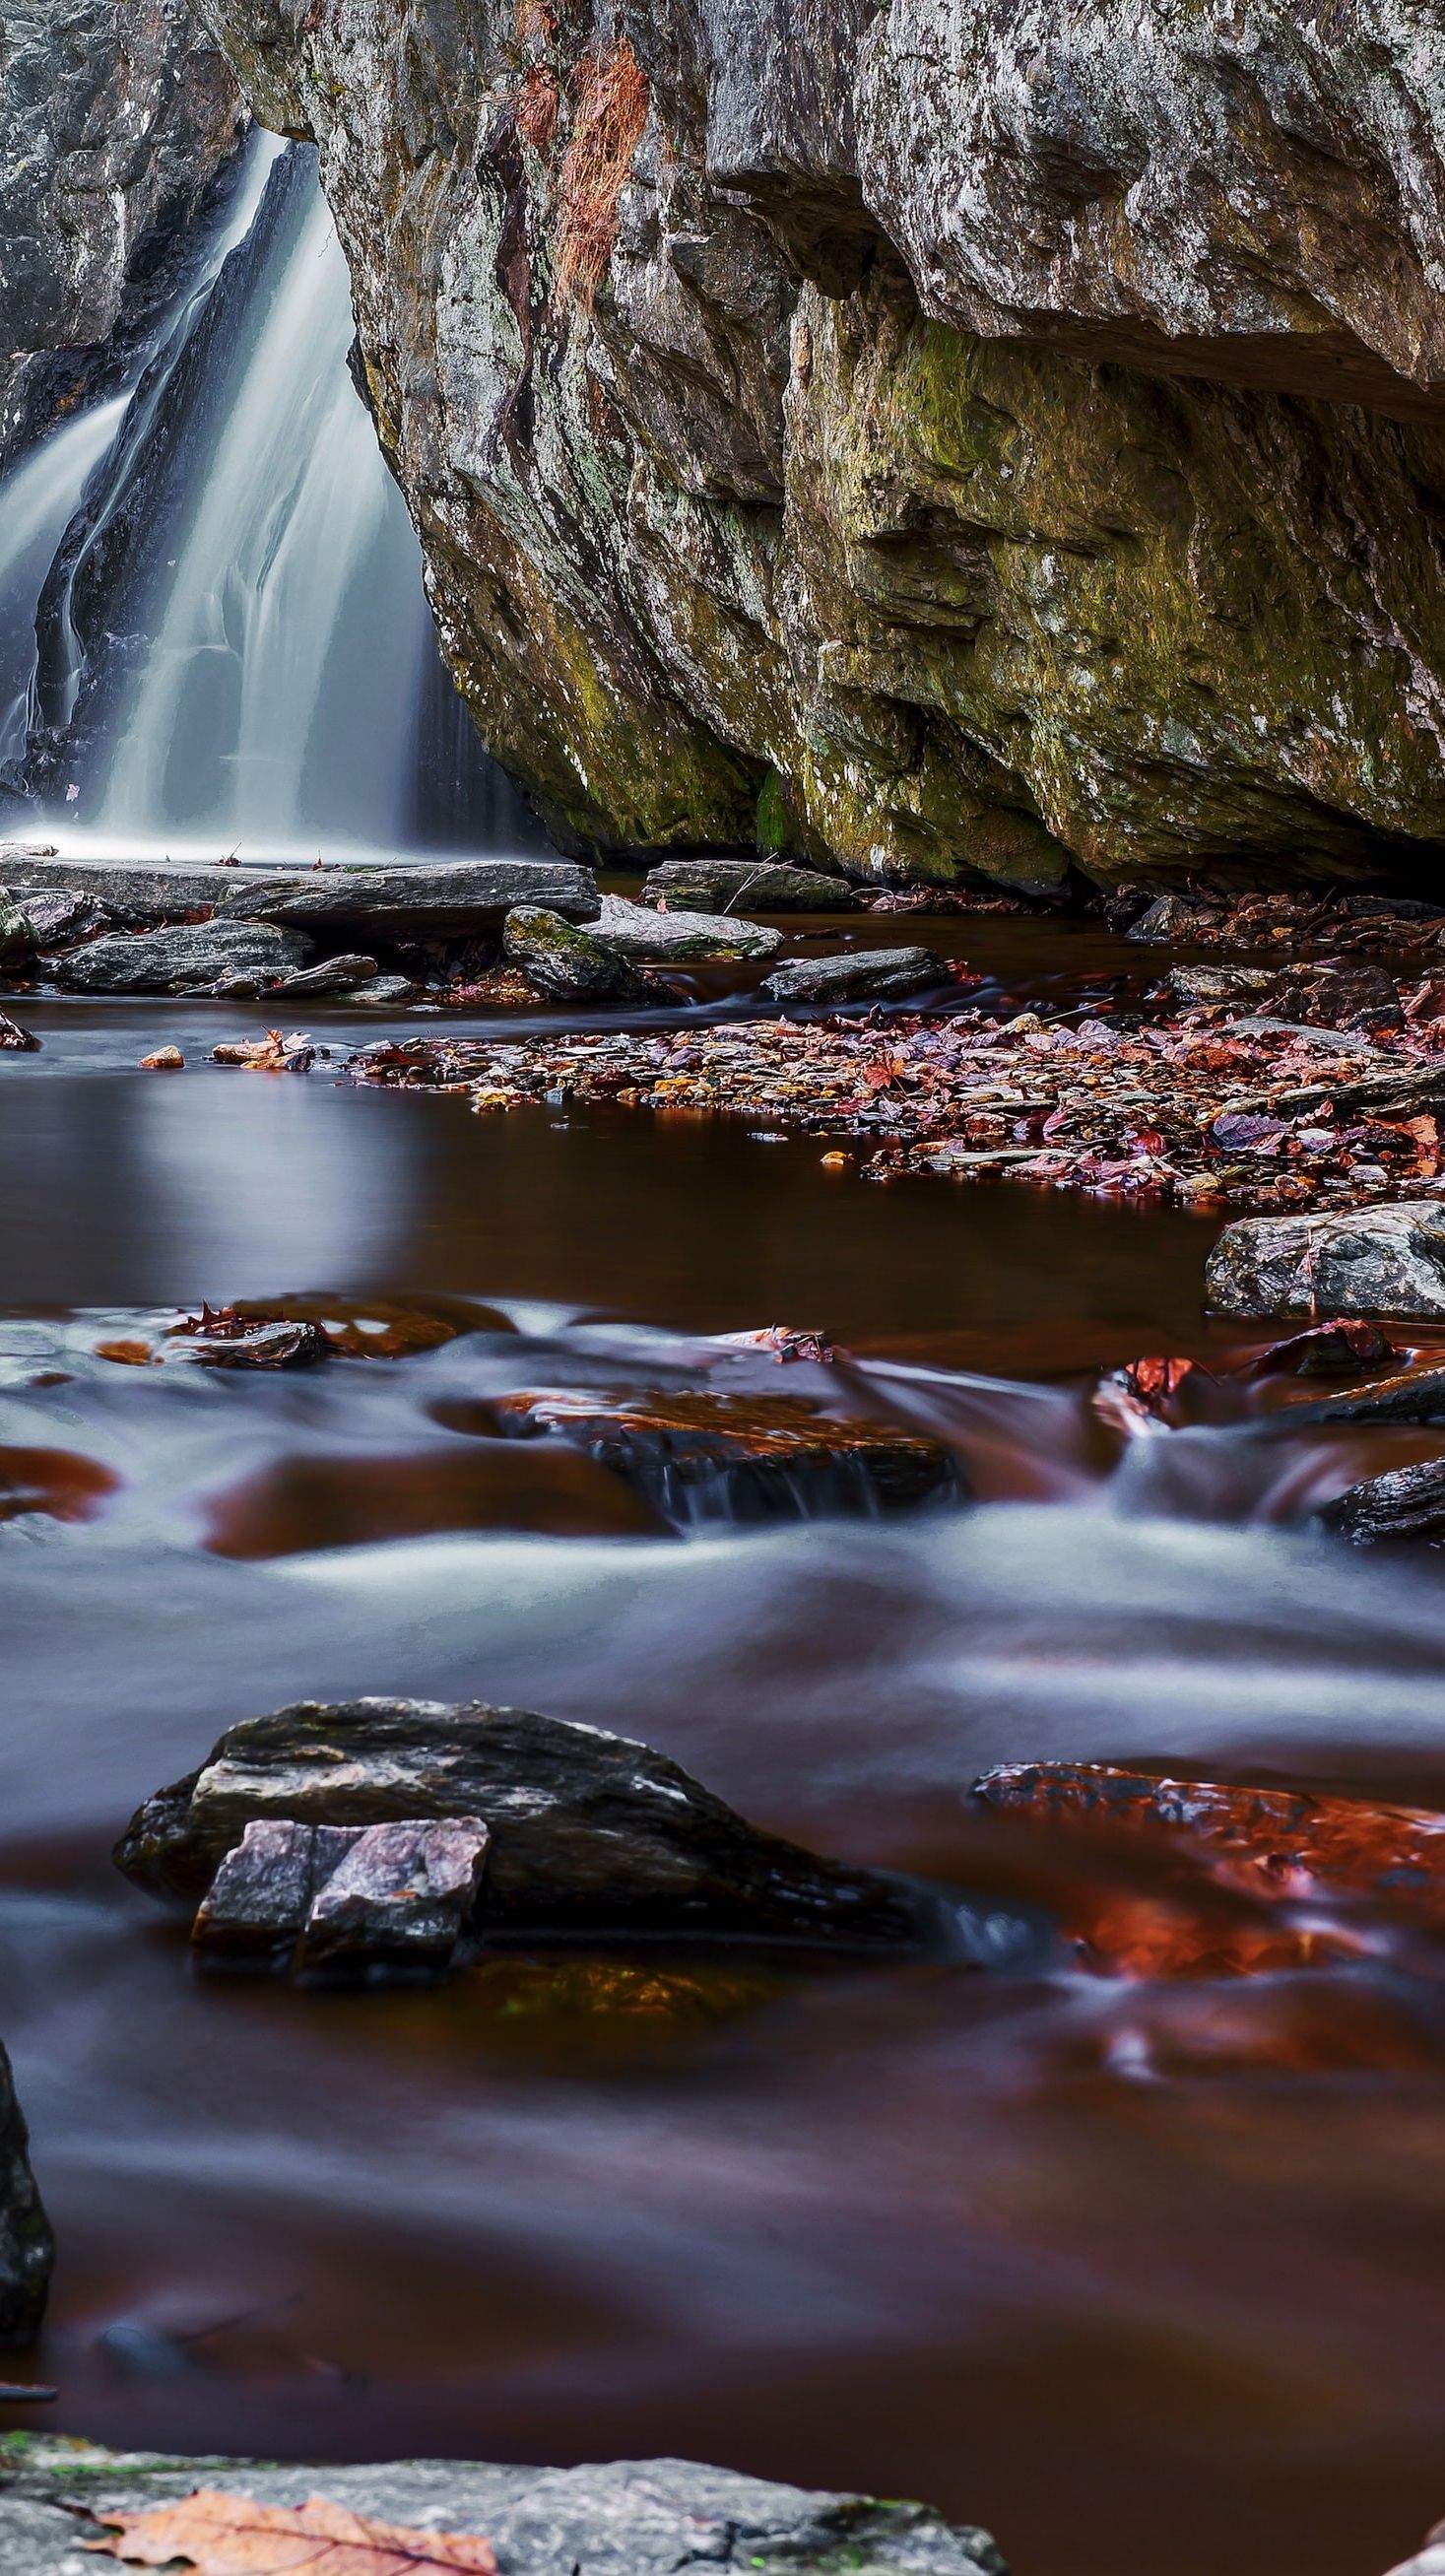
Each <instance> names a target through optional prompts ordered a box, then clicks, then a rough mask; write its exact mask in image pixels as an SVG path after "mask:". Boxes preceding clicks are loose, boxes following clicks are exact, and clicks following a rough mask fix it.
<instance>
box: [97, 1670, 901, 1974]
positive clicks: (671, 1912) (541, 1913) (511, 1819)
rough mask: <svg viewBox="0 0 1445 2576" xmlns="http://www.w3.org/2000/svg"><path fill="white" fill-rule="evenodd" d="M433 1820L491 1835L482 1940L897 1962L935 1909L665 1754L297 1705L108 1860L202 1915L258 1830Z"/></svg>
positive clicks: (137, 1824)
mask: <svg viewBox="0 0 1445 2576" xmlns="http://www.w3.org/2000/svg"><path fill="white" fill-rule="evenodd" d="M438 1816H447V1817H455V1818H462V1819H466V1818H475V1817H481V1818H483V1819H484V1820H485V1822H486V1823H487V1825H488V1826H489V1827H490V1829H491V1835H492V1844H491V1853H490V1858H489V1861H488V1867H487V1878H486V1892H485V1904H484V1926H483V1928H484V1930H485V1932H486V1935H487V1937H488V1938H496V1937H503V1938H505V1937H506V1936H508V1935H519V1936H522V1937H526V1938H531V1939H535V1938H537V1937H539V1936H545V1935H549V1934H550V1935H552V1936H555V1937H559V1938H563V1939H567V1938H578V1937H597V1936H599V1935H602V1936H605V1935H612V1936H622V1937H633V1936H640V1937H646V1936H663V1937H668V1938H672V1939H675V1940H684V1941H685V1940H687V1939H689V1938H692V1937H708V1938H710V1937H713V1936H716V1935H720V1934H723V1935H728V1936H731V1937H733V1938H735V1939H740V1940H755V1941H779V1942H786V1943H791V1944H797V1945H806V1946H827V1947H836V1946H839V1945H842V1946H846V1947H850V1948H856V1949H860V1950H868V1949H881V1950H893V1951H897V1950H899V1949H908V1948H912V1947H915V1946H916V1945H917V1944H918V1942H919V1941H920V1939H921V1938H922V1937H923V1927H924V1920H925V1914H926V1906H925V1903H924V1900H922V1899H920V1898H918V1897H916V1896H914V1895H913V1894H911V1893H910V1891H909V1890H908V1889H907V1888H905V1887H903V1886H901V1885H900V1884H898V1883H896V1882H895V1881H893V1880H891V1879H888V1878H885V1877H883V1876H880V1875H879V1874H878V1873H876V1872H874V1871H871V1870H863V1869H845V1868H843V1867H841V1866H840V1865H838V1864H837V1863H835V1862H833V1861H828V1860H821V1859H817V1858H815V1857H814V1855H813V1854H812V1853H811V1852H806V1851H803V1850H801V1849H800V1848H799V1847H798V1846H797V1845H796V1844H794V1843H788V1842H783V1841H781V1840H780V1839H779V1838H778V1837H777V1836H775V1835H772V1834H766V1833H761V1832H759V1831H758V1830H757V1828H756V1827H754V1826H752V1825H750V1824H748V1823H747V1822H746V1820H745V1819H744V1818H743V1817H742V1816H740V1815H738V1814H737V1813H736V1812H735V1810H734V1809H733V1808H731V1807H729V1806H726V1805H725V1804H724V1803H723V1801H722V1799H721V1798H715V1797H714V1796H713V1795H712V1794H711V1792H710V1791H709V1790H707V1789H704V1788H703V1787H702V1786H701V1785H700V1784H699V1782H697V1781H696V1780H694V1779H692V1778H691V1777H690V1776H689V1774H688V1773H687V1772H686V1771H684V1770H682V1769H681V1767H680V1766H679V1765H678V1764H677V1763H676V1762H670V1761H669V1760H668V1759H667V1757H666V1755H665V1754H661V1753H654V1752H653V1751H652V1750H651V1749H650V1747H648V1746H647V1745H645V1744H636V1743H633V1742H631V1741H630V1740H629V1739H628V1738H627V1737H625V1736H618V1735H608V1734H605V1733H604V1732H603V1731H602V1730H601V1729H600V1728H598V1727H591V1726H575V1725H571V1724H569V1723H567V1722H566V1721H565V1720H563V1719H561V1718H553V1717H539V1716H536V1715H534V1714H533V1713H532V1712H530V1711H529V1710H526V1709H508V1708H488V1707H485V1706H483V1705H481V1704H480V1703H472V1704H470V1705H466V1706H461V1707H457V1706H452V1705H448V1704H446V1703H442V1702H437V1701H431V1700H394V1699H362V1700H353V1701H350V1702H347V1703H345V1704H343V1705H340V1706H334V1707H333V1706H322V1705H318V1704H316V1703H313V1702H310V1701H303V1702H301V1703H300V1704H299V1705H297V1706H295V1707H292V1708H283V1709H280V1710H278V1711H277V1713H276V1714H275V1715H274V1716H270V1717H255V1718H248V1719H246V1720H245V1721H243V1723H242V1724H241V1725H239V1726H233V1727H231V1728H230V1729H229V1730H228V1732H227V1733H226V1734H225V1735H223V1736H222V1738H221V1740H220V1742H219V1744H217V1745H216V1747H215V1748H214V1750H213V1752H212V1753H211V1754H210V1756H209V1758H208V1759H207V1760H206V1761H205V1762H204V1763H203V1764H202V1766H201V1768H200V1770H199V1771H193V1772H191V1773H190V1774H189V1775H188V1777H187V1778H185V1779H184V1780H180V1781H177V1782H176V1783H175V1785H174V1786H173V1787H171V1788H168V1789H161V1790H159V1791H157V1793H156V1795H155V1796H154V1797H152V1798H148V1799H147V1800H146V1802H145V1804H144V1806H142V1807H141V1808H139V1809H138V1811H137V1813H136V1814H135V1816H134V1817H133V1818H132V1819H131V1822H130V1824H129V1826H128V1827H127V1829H126V1832H125V1834H124V1836H123V1837H122V1839H121V1841H120V1843H119V1844H118V1845H117V1848H116V1855H115V1857H116V1861H117V1863H118V1865H119V1867H120V1868H121V1869H122V1870H123V1871H124V1872H125V1874H126V1876H127V1877H128V1878H131V1879H134V1881H135V1882H136V1884H137V1886H139V1887H143V1888H145V1889H146V1890H147V1891H148V1892H149V1893H150V1894H151V1895H153V1896H157V1897H160V1898H163V1899H169V1900H172V1901H174V1902H177V1903H179V1904H183V1905H187V1906H194V1905H197V1904H199V1902H200V1900H201V1899H202V1897H204V1896H205V1895H206V1894H207V1892H208V1890H209V1889H210V1887H211V1884H212V1881H213V1879H214V1878H215V1875H216V1872H217V1870H218V1869H219V1867H220V1865H221V1863H222V1861H223V1860H224V1859H225V1857H226V1855H227V1853H228V1852H231V1851H234V1850H235V1848H236V1846H237V1844H238V1843H239V1842H240V1841H241V1838H242V1836H243V1834H244V1833H245V1830H246V1827H247V1826H248V1825H249V1824H251V1823H253V1822H254V1821H255V1820H256V1819H258V1818H261V1817H268V1818H281V1817H287V1818H291V1819H292V1820H294V1821H295V1822H297V1823H301V1824H307V1825H374V1824H391V1823H410V1822H411V1821H412V1820H414V1819H417V1818H426V1817H438Z"/></svg>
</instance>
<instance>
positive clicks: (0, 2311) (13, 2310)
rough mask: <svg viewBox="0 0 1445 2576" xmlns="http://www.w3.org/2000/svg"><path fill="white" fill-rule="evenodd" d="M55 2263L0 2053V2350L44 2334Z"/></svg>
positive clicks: (0, 2561)
mask: <svg viewBox="0 0 1445 2576" xmlns="http://www.w3.org/2000/svg"><path fill="white" fill-rule="evenodd" d="M54 2260H55V2246H54V2241H53V2239H52V2237H51V2233H50V2226H49V2222H48V2220H47V2218H46V2215H45V2211H44V2208H43V2207H42V2205H41V2199H40V2194H39V2192H38V2191H37V2190H36V2187H35V2176H34V2175H33V2173H32V2172H31V2170H30V2141H29V2138H28V2137H27V2135H26V2129H25V2122H24V2119H23V2118H22V2116H21V2111H20V2105H19V2103H18V2102H17V2100H16V2098H15V2085H14V2082H13V2079H12V2077H11V2073H10V2060H9V2058H8V2057H7V2056H6V2054H5V2051H4V2049H3V2048H0V2344H22V2343H29V2342H31V2341H32V2340H33V2338H34V2337H35V2335H36V2334H37V2333H38V2332H39V2328H40V2320H41V2318H42V2316H43V2315H44V2313H45V2301H46V2296H47V2294H48V2292H49V2288H50V2271H51V2266H52V2264H53V2262H54ZM3 2565H4V2561H3V2559H0V2566H3Z"/></svg>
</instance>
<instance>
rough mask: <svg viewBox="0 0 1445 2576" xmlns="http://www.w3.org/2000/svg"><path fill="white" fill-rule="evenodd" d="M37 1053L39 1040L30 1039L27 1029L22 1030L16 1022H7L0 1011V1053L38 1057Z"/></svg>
mask: <svg viewBox="0 0 1445 2576" xmlns="http://www.w3.org/2000/svg"><path fill="white" fill-rule="evenodd" d="M39 1052H40V1040H39V1038H36V1037H32V1036H31V1034H30V1031H29V1030H28V1029H22V1027H21V1026H20V1023H19V1021H18V1020H9V1019H7V1018H6V1016H5V1013H4V1012H3V1011H0V1053H8V1054H10V1055H38V1054H39Z"/></svg>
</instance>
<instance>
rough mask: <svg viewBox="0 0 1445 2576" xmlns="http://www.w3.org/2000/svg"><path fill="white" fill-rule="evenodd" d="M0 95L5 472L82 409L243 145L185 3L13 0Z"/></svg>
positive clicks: (210, 53) (1, 441)
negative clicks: (124, 328) (166, 262)
mask: <svg viewBox="0 0 1445 2576" xmlns="http://www.w3.org/2000/svg"><path fill="white" fill-rule="evenodd" d="M4 32H5V79H4V84H3V88H0V239H3V240H4V242H5V246H6V253H5V266H4V272H3V276H0V351H3V352H4V354H3V355H0V465H3V464H4V463H5V462H6V461H7V459H8V456H9V454H11V453H13V452H14V451H15V450H17V449H18V448H21V447H23V446H25V445H26V444H27V443H28V441H29V439H30V438H32V437H34V436H36V435H37V434H39V433H40V432H42V431H43V430H44V429H46V428H47V427H48V426H49V425H50V423H51V421H52V420H54V419H55V418H56V417H57V416H58V415H60V414H61V413H63V412H64V411H67V410H69V409H70V408H71V407H72V405H73V404H74V403H75V401H76V400H77V399H78V398H83V397H84V395H85V393H86V392H87V391H89V390H90V389H91V387H92V386H93V385H94V384H95V383H96V381H97V379H98V378H99V377H101V375H102V374H103V371H104V366H105V360H106V355H107V344H108V343H110V342H111V340H112V338H113V335H114V334H115V333H116V331H117V327H118V326H121V325H123V324H124V322H125V321H126V320H127V319H128V318H129V314H130V311H131V308H132V307H133V306H135V305H136V304H137V303H144V302H145V300H146V298H147V295H148V292H149V290H150V287H151V283H152V280H153V276H154V271H155V269H156V266H157V264H158V261H159V260H160V259H161V258H162V257H163V255H164V252H165V249H166V247H167V245H168V244H170V243H172V242H174V241H175V239H176V238H177V237H178V236H180V235H183V234H184V232H185V229H186V226H187V225H188V223H189V222H190V220H191V217H192V216H193V215H194V214H195V212H196V211H197V209H198V207H199V206H200V204H201V202H202V201H203V199H204V197H205V194H206V191H207V189H208V187H209V185H210V183H211V181H212V179H213V178H214V176H215V174H216V172H217V171H218V170H219V169H220V168H221V167H222V165H223V164H224V163H225V162H226V161H227V159H228V158H229V157H230V155H231V154H232V153H233V152H234V150H235V148H236V146H237V144H238V143H239V141H240V136H241V125H242V111H241V102H240V99H239V97H238V95H237V92H236V88H235V85H234V83H233V81H232V79H231V76H230V74H229V72H228V71H227V68H226V65H225V62H224V60H223V58H222V56H221V54H220V53H219V51H218V50H217V48H216V46H215V45H214V44H213V43H212V42H211V41H210V39H209V38H208V37H207V36H206V34H205V32H204V31H203V30H202V29H201V28H200V27H198V26H197V24H196V21H195V19H194V18H193V17H192V15H191V13H190V10H189V9H188V8H187V7H185V5H184V0H8V5H7V7H6V12H5V31H4Z"/></svg>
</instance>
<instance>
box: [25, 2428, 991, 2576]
mask: <svg viewBox="0 0 1445 2576" xmlns="http://www.w3.org/2000/svg"><path fill="white" fill-rule="evenodd" d="M196 2487H221V2488H225V2489H228V2490H230V2491H231V2492H233V2493H236V2494H241V2495H248V2496H254V2497H256V2498H258V2499H259V2501H260V2502H262V2503H263V2504H277V2505H292V2506H295V2505H300V2504H304V2503H305V2502H306V2500H307V2498H308V2497H310V2496H313V2495H323V2496H326V2497H328V2498H330V2499H332V2500H333V2501H335V2502H336V2503H338V2504H344V2505H348V2506H350V2508H351V2510H352V2511H353V2512H354V2513H360V2514H366V2515H369V2516H370V2517H371V2519H372V2520H374V2521H377V2522H390V2523H400V2524H403V2525H408V2526H411V2527H413V2528H417V2529H420V2530H423V2531H454V2532H462V2533H466V2534H476V2535H478V2536H480V2537H482V2538H484V2539H487V2540H490V2541H491V2543H492V2546H493V2548H494V2550H495V2552H496V2558H497V2567H498V2570H499V2576H571V2571H572V2570H573V2569H574V2568H576V2567H580V2568H581V2569H582V2571H583V2576H675V2571H676V2570H677V2569H678V2568H681V2567H708V2568H721V2569H738V2570H742V2569H753V2570H756V2569H763V2570H775V2571H777V2576H783V2571H784V2570H786V2571H787V2576H1008V2568H1007V2565H1006V2562H1005V2560H1004V2559H1003V2558H1002V2557H1001V2556H1000V2555H999V2552H998V2550H997V2548H996V2547H995V2545H994V2542H993V2541H992V2540H991V2538H990V2537H989V2534H988V2533H987V2532H986V2531H981V2530H978V2529H977V2528H976V2527H974V2526H971V2525H969V2524H959V2523H951V2522H946V2521H945V2520H944V2518H943V2516H942V2515H941V2514H938V2513H934V2512H933V2511H931V2510H930V2508H929V2507H928V2506H927V2505H917V2504H882V2503H878V2502H875V2500H874V2499H873V2498H872V2497H870V2496H854V2495H830V2494H820V2493H815V2492H812V2491H810V2490H808V2489H806V2488H803V2487H791V2486H774V2485H771V2484H769V2483H768V2482H767V2481H765V2480H764V2479H761V2478H747V2477H741V2476H738V2475H737V2474H736V2473H735V2472H734V2471H732V2470H730V2469H710V2468H703V2467H700V2466H698V2465H697V2464H695V2463H694V2462H692V2461H689V2460H612V2461H608V2462H606V2463H605V2464H603V2465H602V2466H600V2467H595V2468H593V2467H587V2468H576V2469H534V2468H494V2467H490V2466H486V2465H483V2464H481V2463H478V2462H473V2461H466V2460H390V2461H385V2462H380V2463H376V2464H373V2465H368V2466H365V2467H361V2468H353V2467H345V2468H333V2467H328V2466H325V2465H307V2464H299V2465H292V2466H288V2467H285V2468H277V2467H275V2466H273V2465H270V2464H265V2465H262V2464H259V2463H250V2462H247V2461H243V2460H215V2459H191V2460H183V2459H172V2458H167V2457H165V2456H163V2455H161V2454H159V2453H152V2452H120V2453H116V2452H112V2451H105V2450H101V2449H99V2448H97V2447H95V2446H93V2445H92V2444H90V2443H86V2442H61V2441H42V2440H37V2439H33V2438H30V2437H27V2436H25V2435H11V2436H10V2437H9V2438H8V2439H6V2440H3V2441H0V2576H93V2571H94V2570H95V2569H96V2568H97V2567H108V2566H111V2565H112V2564H113V2563H114V2562H113V2561H112V2560H110V2559H109V2558H95V2557H91V2556H87V2555H86V2554H85V2550H84V2544H85V2542H86V2541H88V2540H93V2539H97V2538H99V2537H100V2525H101V2523H102V2522H103V2518H104V2513H105V2509H106V2507H107V2506H110V2507H113V2508H116V2509H118V2510H120V2511H123V2512H126V2513H139V2512H145V2511H147V2510H148V2509H149V2508H150V2507H152V2506H155V2505H166V2504H177V2503H179V2502H180V2501H181V2500H182V2498H184V2497H185V2496H187V2495H189V2494H190V2493H191V2492H192V2490H193V2489H194V2488H196ZM77 2505H79V2506H80V2507H82V2508H83V2513H85V2512H88V2513H90V2514H91V2515H93V2516H95V2517H96V2527H95V2528H94V2529H92V2528H91V2527H90V2526H89V2525H88V2524H87V2523H86V2521H85V2520H84V2518H83V2513H82V2516H81V2517H79V2518H78V2517H77V2515H76V2512H75V2510H74V2508H75V2507H76V2506H77Z"/></svg>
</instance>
